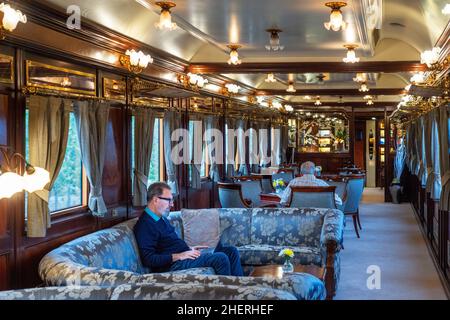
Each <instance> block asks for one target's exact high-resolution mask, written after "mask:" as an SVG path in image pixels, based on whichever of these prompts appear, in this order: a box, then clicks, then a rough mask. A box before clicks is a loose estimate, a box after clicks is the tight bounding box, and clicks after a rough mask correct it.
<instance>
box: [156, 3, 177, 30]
mask: <svg viewBox="0 0 450 320" xmlns="http://www.w3.org/2000/svg"><path fill="white" fill-rule="evenodd" d="M155 4H156V5H157V6H159V7H161V14H160V15H159V22H156V23H155V27H156V28H158V29H159V30H163V29H166V30H175V29H177V28H178V26H177V24H176V23H175V22H172V16H171V15H170V9H171V8H173V7H175V6H176V4H175V3H173V2H169V1H158V2H155Z"/></svg>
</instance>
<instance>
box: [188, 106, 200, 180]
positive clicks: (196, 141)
mask: <svg viewBox="0 0 450 320" xmlns="http://www.w3.org/2000/svg"><path fill="white" fill-rule="evenodd" d="M203 128H204V126H203V118H202V116H201V115H199V116H198V117H197V118H196V119H195V121H194V132H193V134H192V136H191V137H190V139H191V146H192V152H191V154H190V159H191V163H190V165H189V166H190V170H191V181H190V187H191V188H194V189H201V188H202V178H201V175H200V172H201V170H202V158H203V131H204V129H203ZM196 155H200V158H199V159H196V158H195V156H196Z"/></svg>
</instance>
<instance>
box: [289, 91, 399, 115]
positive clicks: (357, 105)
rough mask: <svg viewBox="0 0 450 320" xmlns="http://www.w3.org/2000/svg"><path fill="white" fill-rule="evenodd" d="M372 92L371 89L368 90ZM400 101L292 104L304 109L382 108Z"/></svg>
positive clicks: (296, 107)
mask: <svg viewBox="0 0 450 320" xmlns="http://www.w3.org/2000/svg"><path fill="white" fill-rule="evenodd" d="M368 94H370V91H369V92H368ZM398 103H399V101H374V102H373V105H371V106H368V105H367V104H366V102H365V101H347V102H342V103H341V102H338V101H322V105H320V106H316V105H314V102H292V103H290V105H291V106H292V107H294V109H302V107H313V108H315V109H317V110H320V109H325V107H354V108H367V109H368V108H379V107H380V108H381V107H394V106H396V105H397V104H398Z"/></svg>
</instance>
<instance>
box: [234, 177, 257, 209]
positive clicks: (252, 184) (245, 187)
mask: <svg viewBox="0 0 450 320" xmlns="http://www.w3.org/2000/svg"><path fill="white" fill-rule="evenodd" d="M233 180H234V182H235V183H236V184H240V185H241V190H242V197H243V198H244V199H248V200H250V201H251V206H252V207H258V206H260V204H261V193H262V184H261V180H262V177H261V176H257V175H253V176H241V177H234V178H233Z"/></svg>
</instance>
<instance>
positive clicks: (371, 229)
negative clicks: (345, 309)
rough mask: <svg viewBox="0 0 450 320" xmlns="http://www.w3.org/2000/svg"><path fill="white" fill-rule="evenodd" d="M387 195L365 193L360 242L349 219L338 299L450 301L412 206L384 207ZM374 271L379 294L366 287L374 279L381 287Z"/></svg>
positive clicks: (375, 191)
mask: <svg viewBox="0 0 450 320" xmlns="http://www.w3.org/2000/svg"><path fill="white" fill-rule="evenodd" d="M383 192H384V191H383V190H381V189H379V188H366V189H365V191H364V195H363V199H362V203H361V205H360V217H361V224H362V231H360V235H361V238H360V239H358V238H357V237H356V234H355V231H354V229H353V223H352V220H351V217H347V225H346V227H345V234H344V247H345V249H344V250H343V251H342V253H341V280H340V283H339V287H338V290H337V294H336V297H335V300H347V299H357V300H378V299H387V300H391V299H392V300H398V299H447V297H446V295H445V291H444V289H443V286H442V284H441V282H440V279H439V276H438V273H437V271H436V268H435V266H434V264H433V261H432V260H431V257H430V255H429V252H428V250H427V247H426V244H425V241H424V239H423V237H422V233H421V232H420V229H419V226H418V224H417V221H416V219H415V217H414V213H413V211H412V208H411V206H410V205H409V204H408V203H404V204H392V203H384V202H383V195H384V193H383ZM369 266H375V268H374V269H376V268H377V267H379V270H380V277H379V279H380V282H379V283H380V289H377V288H374V289H369V288H368V286H367V282H368V278H369V277H371V278H370V280H372V281H369V284H370V285H371V286H372V287H374V286H376V281H373V278H374V275H373V273H372V272H373V271H372V272H371V273H370V274H369V273H367V268H368V267H369Z"/></svg>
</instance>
